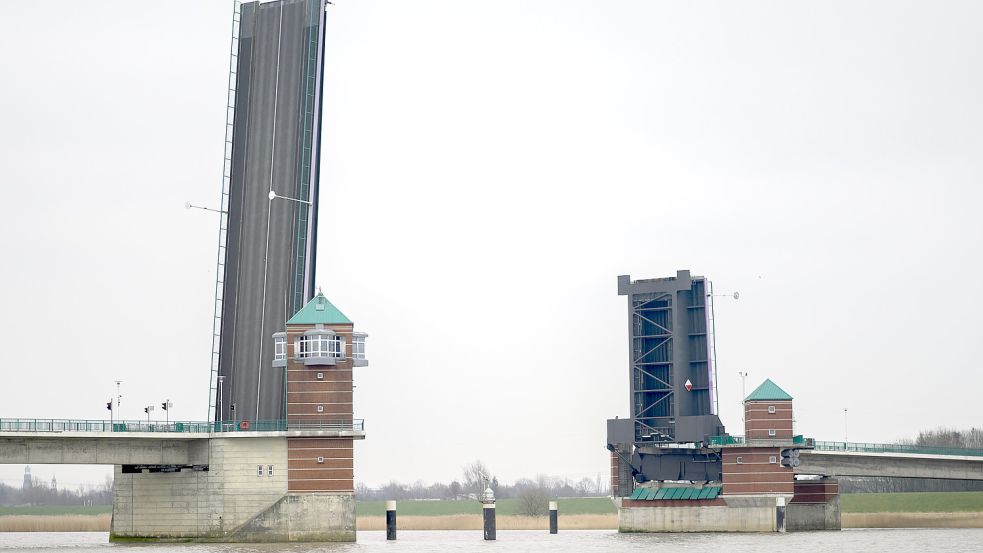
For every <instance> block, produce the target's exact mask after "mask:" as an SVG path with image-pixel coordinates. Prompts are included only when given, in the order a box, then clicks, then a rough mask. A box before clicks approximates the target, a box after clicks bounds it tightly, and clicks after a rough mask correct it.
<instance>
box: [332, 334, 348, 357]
mask: <svg viewBox="0 0 983 553" xmlns="http://www.w3.org/2000/svg"><path fill="white" fill-rule="evenodd" d="M344 356H345V338H344V337H343V336H340V335H338V334H335V335H334V336H331V337H330V339H329V340H328V357H334V358H335V359H341V358H343V357H344Z"/></svg>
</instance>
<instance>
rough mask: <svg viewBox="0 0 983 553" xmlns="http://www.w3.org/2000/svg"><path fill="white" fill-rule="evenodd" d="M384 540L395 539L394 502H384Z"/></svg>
mask: <svg viewBox="0 0 983 553" xmlns="http://www.w3.org/2000/svg"><path fill="white" fill-rule="evenodd" d="M386 539H387V540H389V541H392V540H395V539H396V502H395V501H386Z"/></svg>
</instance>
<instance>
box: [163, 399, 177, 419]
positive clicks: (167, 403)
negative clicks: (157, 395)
mask: <svg viewBox="0 0 983 553" xmlns="http://www.w3.org/2000/svg"><path fill="white" fill-rule="evenodd" d="M171 407H174V404H173V403H171V400H169V399H165V400H164V401H163V403H161V404H160V408H161V409H163V410H164V424H171V415H170V413H169V412H168V411H170V410H171Z"/></svg>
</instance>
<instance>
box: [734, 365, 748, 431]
mask: <svg viewBox="0 0 983 553" xmlns="http://www.w3.org/2000/svg"><path fill="white" fill-rule="evenodd" d="M737 374H738V375H739V376H740V377H741V421H744V398H746V397H747V388H746V387H745V383H746V381H747V375H748V372H747V371H737Z"/></svg>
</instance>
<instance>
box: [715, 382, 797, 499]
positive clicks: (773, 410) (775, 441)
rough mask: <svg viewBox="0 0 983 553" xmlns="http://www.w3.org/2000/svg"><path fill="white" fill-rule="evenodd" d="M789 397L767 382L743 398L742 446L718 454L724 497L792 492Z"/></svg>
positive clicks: (790, 411) (791, 439) (790, 410)
mask: <svg viewBox="0 0 983 553" xmlns="http://www.w3.org/2000/svg"><path fill="white" fill-rule="evenodd" d="M792 420H793V418H792V396H790V395H788V393H787V392H786V391H785V390H783V389H781V388H779V387H778V385H776V384H775V383H774V382H772V381H771V380H770V379H765V381H764V382H763V383H762V384H761V385H760V386H758V387H757V388H756V389H755V390H754V391H753V392H751V394H750V395H748V396H747V397H746V398H744V446H743V447H727V448H724V449H723V451H722V456H723V483H724V495H735V494H736V495H760V494H769V495H776V496H783V495H787V499H791V498H792V494H793V492H794V489H793V486H794V474H793V471H792V467H791V466H786V465H791V461H787V462H786V463H784V464H783V462H782V461H783V457H782V452H783V451H788V450H791V448H792V447H793V445H794V443H793V436H792Z"/></svg>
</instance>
